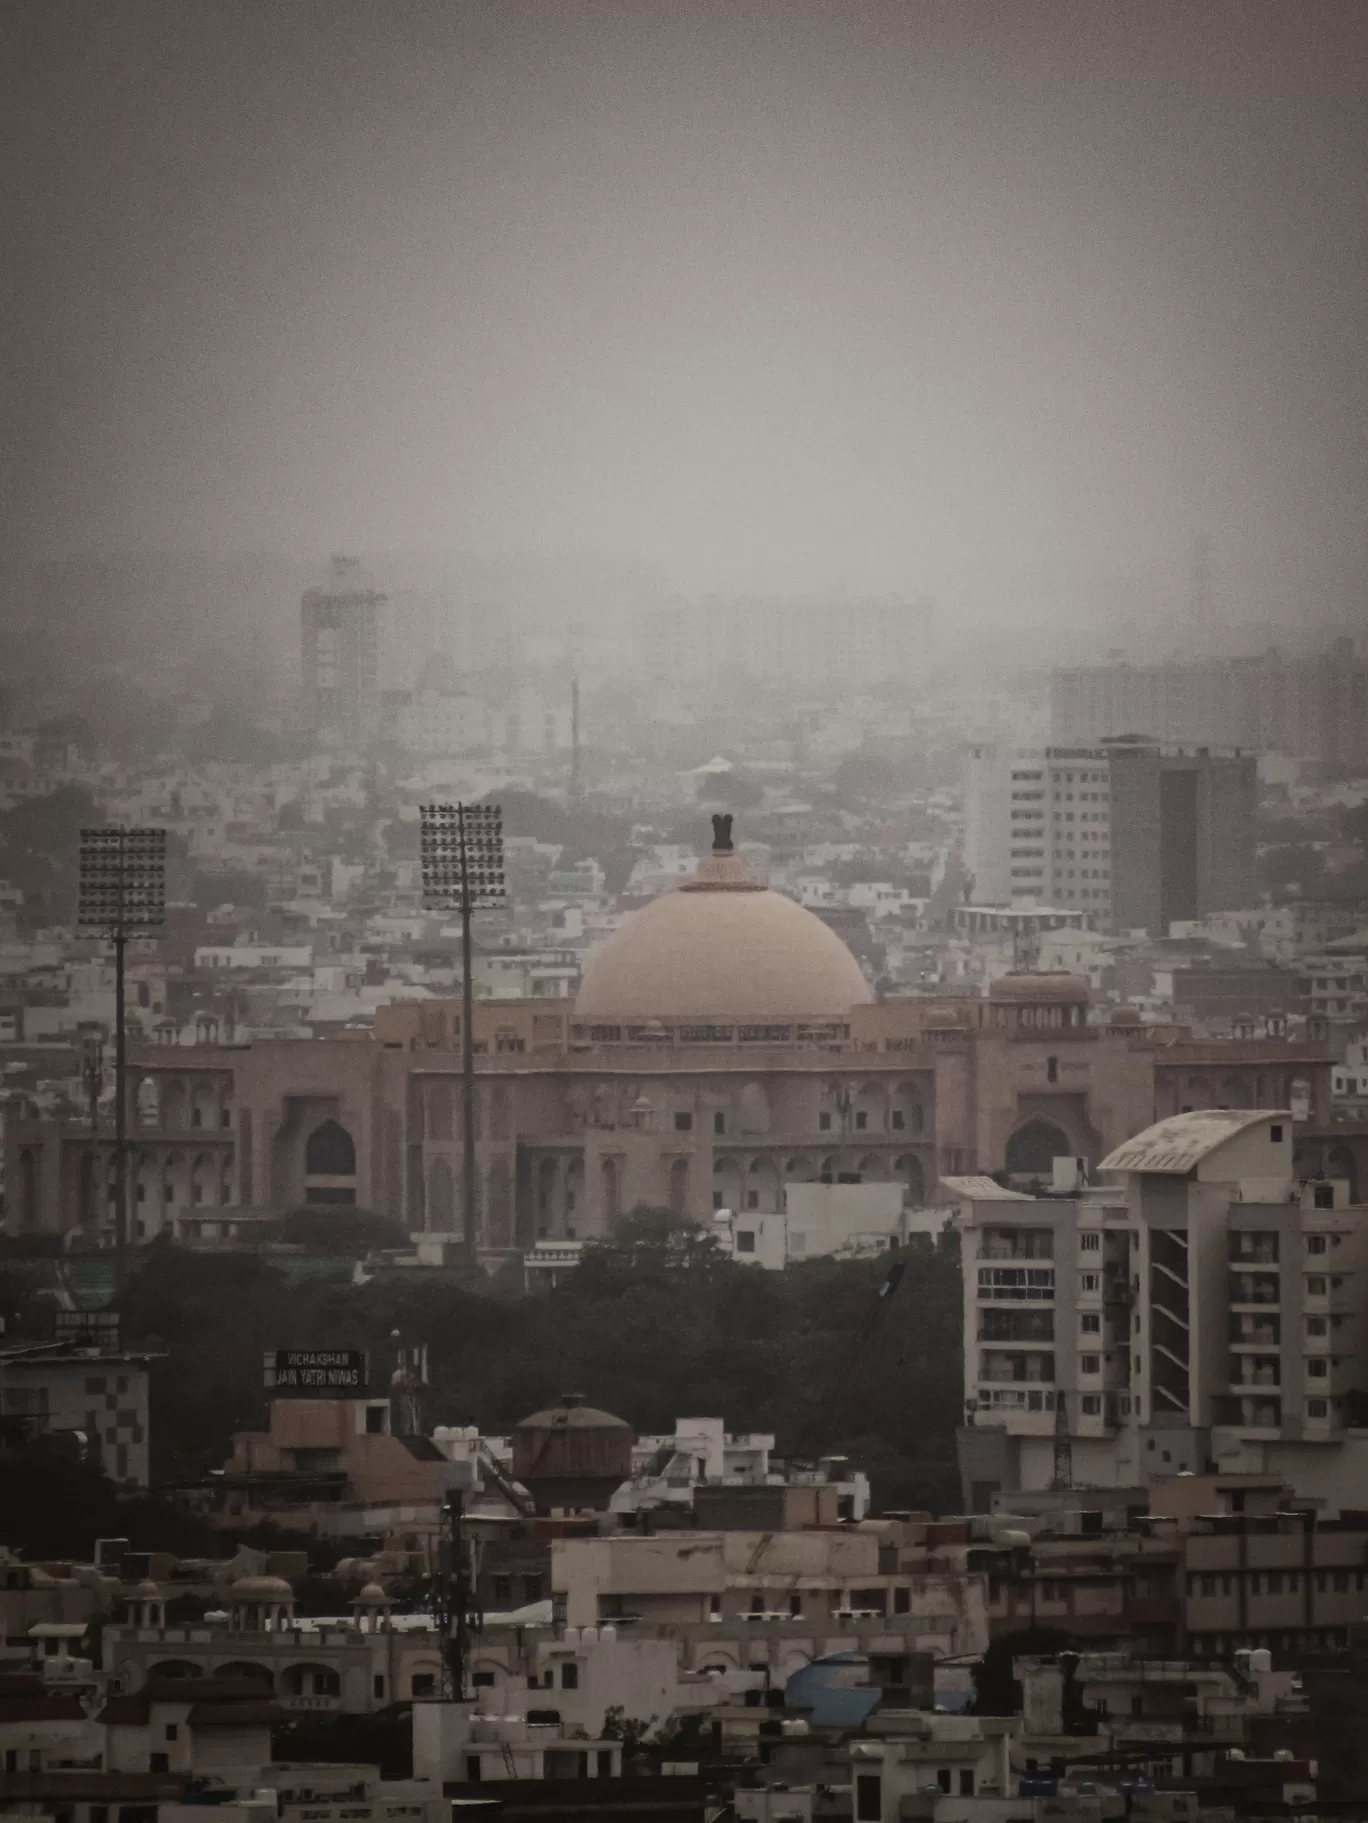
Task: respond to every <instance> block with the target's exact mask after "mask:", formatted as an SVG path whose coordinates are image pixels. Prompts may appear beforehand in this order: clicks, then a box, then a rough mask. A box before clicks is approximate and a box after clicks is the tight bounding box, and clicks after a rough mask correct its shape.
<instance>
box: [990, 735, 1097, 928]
mask: <svg viewBox="0 0 1368 1823" xmlns="http://www.w3.org/2000/svg"><path fill="white" fill-rule="evenodd" d="M964 809H965V821H964V860H965V866H966V867H967V869H968V871H969V873H970V874H971V875H972V877H973V887H972V889H971V893H970V897H971V900H972V902H973V903H974V904H976V905H1018V906H1027V905H1046V906H1051V907H1055V908H1059V909H1067V910H1071V911H1083V912H1086V913H1087V914H1089V917H1090V919H1091V920H1092V921H1093V922H1095V923H1098V924H1104V923H1106V922H1107V921H1108V919H1109V917H1110V914H1111V850H1112V840H1111V816H1110V805H1109V798H1108V784H1107V755H1106V752H1105V751H1104V750H1103V749H1102V748H1099V747H1080V748H1060V747H1035V748H1032V747H1015V748H1006V747H995V746H981V747H974V748H971V749H970V752H969V761H968V767H967V772H966V778H965V794H964Z"/></svg>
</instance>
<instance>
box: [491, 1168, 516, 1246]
mask: <svg viewBox="0 0 1368 1823" xmlns="http://www.w3.org/2000/svg"><path fill="white" fill-rule="evenodd" d="M486 1188H487V1195H486V1207H487V1209H488V1212H489V1236H488V1239H489V1244H490V1246H491V1247H508V1246H511V1245H512V1241H513V1191H512V1181H511V1179H510V1178H509V1175H508V1165H507V1163H506V1162H505V1161H504V1160H503V1159H501V1158H496V1159H495V1160H494V1163H493V1164H492V1165H491V1166H490V1167H489V1183H488V1185H487V1187H486Z"/></svg>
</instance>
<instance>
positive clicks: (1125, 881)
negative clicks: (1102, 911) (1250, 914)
mask: <svg viewBox="0 0 1368 1823" xmlns="http://www.w3.org/2000/svg"><path fill="white" fill-rule="evenodd" d="M1106 750H1107V754H1108V771H1109V773H1110V779H1111V837H1112V870H1111V889H1112V890H1111V918H1112V925H1113V927H1114V928H1115V929H1117V930H1147V931H1149V932H1150V933H1151V934H1152V935H1154V936H1165V935H1167V933H1168V931H1169V928H1170V926H1171V925H1173V924H1175V923H1181V922H1184V921H1187V920H1193V919H1199V918H1205V917H1206V916H1207V914H1208V913H1209V912H1217V911H1238V910H1240V909H1241V908H1242V907H1244V906H1247V905H1253V904H1254V903H1255V902H1256V900H1257V898H1258V886H1257V881H1256V878H1255V871H1254V843H1255V815H1256V811H1257V804H1258V773H1257V763H1256V761H1255V759H1254V756H1253V754H1250V753H1236V754H1216V753H1212V752H1211V751H1210V750H1209V749H1207V748H1198V749H1197V750H1196V751H1195V752H1193V751H1171V750H1168V749H1165V748H1162V747H1161V746H1160V745H1159V744H1158V742H1156V741H1149V740H1143V739H1140V738H1134V739H1129V740H1117V741H1108V742H1107V743H1106Z"/></svg>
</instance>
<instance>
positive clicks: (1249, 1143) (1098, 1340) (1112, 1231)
mask: <svg viewBox="0 0 1368 1823" xmlns="http://www.w3.org/2000/svg"><path fill="white" fill-rule="evenodd" d="M1100 1169H1101V1172H1102V1173H1103V1174H1104V1175H1105V1176H1106V1177H1107V1178H1108V1179H1109V1180H1110V1181H1108V1182H1106V1183H1104V1184H1102V1185H1100V1186H1098V1187H1095V1188H1084V1189H1083V1190H1081V1191H1079V1192H1077V1193H1074V1194H1061V1195H1054V1196H1045V1197H1030V1196H1023V1195H1020V1194H1018V1193H1016V1192H1014V1191H1009V1190H1004V1189H1002V1188H1000V1187H999V1186H998V1185H997V1184H996V1183H994V1182H992V1180H990V1179H985V1178H954V1179H949V1180H946V1182H947V1184H948V1187H949V1188H950V1190H951V1192H952V1193H953V1194H954V1195H955V1196H956V1198H957V1199H958V1203H959V1213H958V1217H957V1225H958V1227H959V1229H960V1232H961V1236H962V1243H963V1283H964V1314H965V1322H964V1338H965V1339H964V1380H965V1404H966V1413H965V1417H966V1423H965V1427H964V1429H963V1430H962V1432H961V1438H960V1444H961V1448H960V1465H961V1473H962V1476H963V1479H964V1485H965V1497H966V1502H967V1504H968V1505H970V1506H971V1507H972V1508H974V1509H976V1510H980V1511H986V1510H987V1506H988V1501H989V1499H990V1498H991V1495H992V1493H993V1492H997V1491H1000V1492H1012V1491H1017V1490H1038V1489H1045V1488H1049V1487H1051V1486H1052V1485H1055V1484H1057V1483H1059V1482H1061V1481H1062V1483H1063V1485H1064V1486H1073V1487H1078V1488H1087V1487H1095V1488H1103V1487H1137V1486H1143V1485H1145V1484H1146V1483H1147V1482H1148V1481H1149V1479H1150V1478H1151V1476H1153V1475H1156V1474H1175V1473H1180V1472H1183V1471H1185V1470H1186V1471H1192V1472H1194V1473H1200V1472H1202V1471H1204V1470H1206V1469H1207V1468H1209V1467H1210V1466H1211V1465H1213V1464H1216V1465H1218V1466H1219V1467H1220V1468H1221V1469H1222V1470H1223V1471H1227V1472H1233V1471H1234V1470H1235V1469H1236V1468H1239V1469H1240V1470H1241V1471H1242V1472H1243V1471H1245V1470H1248V1471H1250V1472H1255V1473H1277V1474H1281V1475H1284V1476H1285V1477H1286V1480H1287V1481H1288V1483H1289V1484H1290V1485H1291V1486H1293V1487H1294V1488H1295V1489H1296V1490H1297V1492H1298V1493H1299V1494H1302V1495H1310V1496H1315V1497H1319V1498H1321V1499H1324V1500H1325V1501H1326V1502H1327V1504H1328V1505H1330V1506H1332V1507H1333V1506H1337V1505H1339V1504H1349V1505H1351V1506H1352V1505H1354V1504H1356V1502H1355V1500H1354V1498H1353V1485H1354V1480H1355V1477H1358V1478H1359V1484H1360V1488H1361V1486H1362V1485H1363V1478H1364V1477H1365V1476H1368V1435H1364V1434H1363V1433H1361V1432H1354V1431H1352V1430H1351V1427H1350V1424H1349V1418H1350V1406H1349V1401H1348V1399H1347V1395H1348V1393H1349V1392H1350V1390H1351V1389H1353V1388H1355V1387H1357V1386H1360V1385H1362V1384H1363V1379H1364V1373H1365V1370H1368V1333H1366V1331H1368V1325H1366V1324H1365V1313H1364V1310H1363V1303H1364V1284H1365V1279H1364V1271H1365V1266H1368V1210H1365V1209H1362V1208H1356V1207H1351V1206H1350V1204H1349V1200H1348V1185H1347V1184H1346V1183H1344V1182H1343V1181H1340V1180H1327V1181H1324V1182H1300V1181H1298V1180H1297V1179H1296V1178H1295V1176H1294V1174H1293V1167H1292V1121H1291V1117H1290V1115H1287V1114H1283V1113H1279V1112H1263V1113H1248V1112H1243V1111H1239V1110H1234V1109H1210V1110H1207V1111H1204V1112H1200V1113H1191V1114H1179V1115H1175V1116H1173V1117H1172V1118H1170V1119H1168V1120H1163V1121H1160V1122H1159V1123H1158V1124H1157V1125H1156V1126H1153V1127H1150V1128H1148V1129H1147V1130H1146V1131H1145V1132H1143V1133H1141V1134H1139V1135H1137V1137H1136V1138H1134V1139H1132V1140H1129V1141H1127V1142H1126V1144H1125V1145H1123V1146H1120V1147H1118V1148H1117V1150H1116V1151H1114V1152H1113V1153H1111V1154H1110V1156H1109V1157H1107V1158H1106V1159H1104V1160H1103V1161H1102V1165H1101V1167H1100Z"/></svg>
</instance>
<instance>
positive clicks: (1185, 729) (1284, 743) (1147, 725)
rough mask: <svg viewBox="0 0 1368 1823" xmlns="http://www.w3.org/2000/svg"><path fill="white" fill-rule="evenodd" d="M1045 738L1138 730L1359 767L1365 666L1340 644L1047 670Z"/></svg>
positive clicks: (1364, 745) (1071, 739) (1367, 690)
mask: <svg viewBox="0 0 1368 1823" xmlns="http://www.w3.org/2000/svg"><path fill="white" fill-rule="evenodd" d="M1050 716H1051V733H1052V736H1053V739H1054V740H1056V741H1057V742H1060V743H1075V742H1077V743H1082V742H1085V741H1099V740H1108V739H1113V738H1115V737H1117V736H1119V735H1123V734H1134V733H1136V732H1138V731H1140V730H1143V731H1144V732H1145V733H1147V734H1150V735H1153V736H1154V737H1155V739H1157V740H1161V741H1173V742H1183V743H1187V744H1190V745H1197V744H1202V745H1206V746H1213V747H1214V746H1221V747H1244V748H1248V749H1250V750H1251V751H1253V752H1255V753H1268V752H1278V753H1289V754H1295V755H1296V756H1297V757H1298V758H1301V759H1309V760H1318V761H1321V762H1323V763H1325V764H1327V765H1331V766H1358V765H1362V764H1363V763H1364V762H1365V761H1368V664H1365V663H1364V661H1363V659H1361V658H1360V657H1359V656H1358V654H1357V653H1356V651H1355V650H1354V644H1353V641H1352V640H1349V639H1338V640H1336V641H1335V642H1334V644H1333V645H1332V646H1331V647H1330V648H1329V650H1328V651H1325V652H1321V653H1315V654H1309V655H1299V656H1295V657H1289V656H1288V655H1286V654H1285V653H1283V652H1280V651H1278V650H1277V648H1276V647H1273V648H1270V649H1269V651H1267V652H1265V653H1264V654H1263V655H1262V657H1258V658H1222V659H1202V660H1198V661H1194V662H1192V663H1187V664H1180V663H1173V664H1164V665H1128V664H1122V663H1116V664H1108V665H1089V666H1080V667H1075V668H1073V669H1069V670H1059V671H1056V672H1055V673H1054V675H1053V677H1052V679H1051V686H1050Z"/></svg>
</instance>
